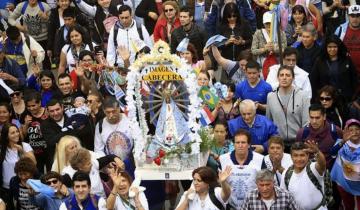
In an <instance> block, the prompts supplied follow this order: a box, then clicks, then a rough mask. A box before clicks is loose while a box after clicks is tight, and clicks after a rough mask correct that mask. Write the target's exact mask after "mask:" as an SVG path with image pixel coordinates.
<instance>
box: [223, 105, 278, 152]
mask: <svg viewBox="0 0 360 210" xmlns="http://www.w3.org/2000/svg"><path fill="white" fill-rule="evenodd" d="M240 114H241V116H239V117H237V118H235V119H232V120H229V121H228V127H229V133H230V135H231V136H234V135H235V133H236V131H238V130H239V129H240V128H242V129H245V130H247V131H249V132H250V134H251V139H252V142H251V146H252V147H253V148H254V150H255V152H258V153H267V149H268V139H269V138H270V137H271V136H278V135H279V133H278V128H277V126H276V125H275V124H274V123H273V122H272V121H271V120H269V119H268V118H266V117H265V116H263V115H259V114H256V105H255V102H253V101H252V100H250V99H245V100H243V101H242V102H241V103H240Z"/></svg>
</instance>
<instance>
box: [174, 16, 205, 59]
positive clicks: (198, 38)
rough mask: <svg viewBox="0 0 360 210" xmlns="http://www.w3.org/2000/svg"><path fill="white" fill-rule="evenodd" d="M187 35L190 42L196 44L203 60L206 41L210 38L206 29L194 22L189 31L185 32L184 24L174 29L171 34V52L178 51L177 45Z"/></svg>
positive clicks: (198, 53)
mask: <svg viewBox="0 0 360 210" xmlns="http://www.w3.org/2000/svg"><path fill="white" fill-rule="evenodd" d="M185 37H187V38H189V40H190V43H191V44H193V45H194V46H195V49H196V51H197V55H198V60H203V59H204V58H203V54H202V52H203V49H204V47H205V44H206V41H207V40H208V36H207V33H206V31H205V30H204V29H202V28H200V27H199V26H197V25H196V24H194V23H193V24H192V26H191V29H190V31H189V32H185V31H184V28H183V27H182V26H181V27H179V28H177V29H175V30H174V31H173V33H172V35H171V53H176V48H177V46H178V45H179V43H180V42H181V41H182V40H183V39H184V38H185Z"/></svg>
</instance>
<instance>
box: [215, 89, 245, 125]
mask: <svg viewBox="0 0 360 210" xmlns="http://www.w3.org/2000/svg"><path fill="white" fill-rule="evenodd" d="M227 87H228V94H227V96H226V97H225V98H224V99H223V100H221V101H220V102H219V103H218V105H217V106H216V107H215V109H214V110H213V111H212V115H213V117H214V119H215V122H216V121H228V120H231V119H234V118H236V117H237V116H239V115H240V111H239V103H238V102H236V101H234V95H235V85H234V84H232V83H230V84H228V85H227Z"/></svg>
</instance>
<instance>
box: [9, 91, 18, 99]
mask: <svg viewBox="0 0 360 210" xmlns="http://www.w3.org/2000/svg"><path fill="white" fill-rule="evenodd" d="M20 94H21V93H20V92H14V93H11V94H10V97H11V98H12V97H14V96H16V97H19V96H20Z"/></svg>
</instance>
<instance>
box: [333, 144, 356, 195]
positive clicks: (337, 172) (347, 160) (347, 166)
mask: <svg viewBox="0 0 360 210" xmlns="http://www.w3.org/2000/svg"><path fill="white" fill-rule="evenodd" d="M348 143H349V144H352V143H351V142H347V143H345V144H344V146H343V147H342V148H341V149H340V150H339V152H338V156H337V158H336V161H335V164H334V166H333V168H332V170H331V179H332V180H333V181H335V182H336V183H337V184H338V185H340V186H341V187H342V188H343V189H344V190H345V191H346V192H348V193H351V194H352V195H356V196H359V195H360V147H357V148H355V149H354V148H353V147H350V146H349V144H348Z"/></svg>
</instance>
